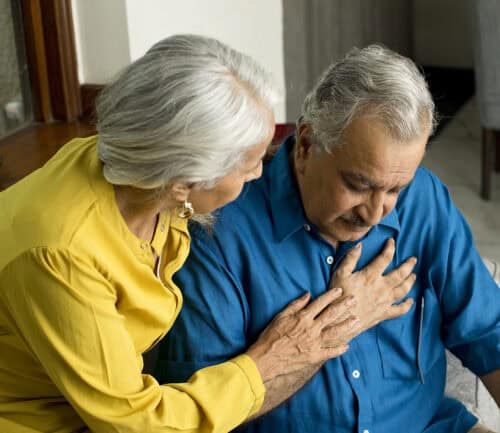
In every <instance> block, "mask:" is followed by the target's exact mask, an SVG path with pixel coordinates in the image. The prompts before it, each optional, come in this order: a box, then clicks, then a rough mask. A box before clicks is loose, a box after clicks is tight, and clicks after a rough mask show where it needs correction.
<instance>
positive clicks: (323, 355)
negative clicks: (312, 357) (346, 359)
mask: <svg viewBox="0 0 500 433" xmlns="http://www.w3.org/2000/svg"><path fill="white" fill-rule="evenodd" d="M348 350H349V345H347V344H342V345H340V346H334V347H327V348H325V349H322V350H321V352H320V353H319V357H320V358H319V359H318V361H321V362H324V361H328V360H329V359H332V358H338V357H339V356H341V355H343V354H344V353H346V352H347V351H348Z"/></svg>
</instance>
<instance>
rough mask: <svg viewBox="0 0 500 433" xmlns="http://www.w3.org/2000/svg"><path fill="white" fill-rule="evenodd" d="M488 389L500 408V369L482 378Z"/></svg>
mask: <svg viewBox="0 0 500 433" xmlns="http://www.w3.org/2000/svg"><path fill="white" fill-rule="evenodd" d="M480 379H481V382H483V384H484V386H485V387H486V389H487V390H488V391H489V393H490V394H491V396H492V397H493V398H494V399H495V401H496V403H497V406H499V407H500V369H499V370H495V371H493V372H492V373H489V374H485V375H484V376H481V377H480Z"/></svg>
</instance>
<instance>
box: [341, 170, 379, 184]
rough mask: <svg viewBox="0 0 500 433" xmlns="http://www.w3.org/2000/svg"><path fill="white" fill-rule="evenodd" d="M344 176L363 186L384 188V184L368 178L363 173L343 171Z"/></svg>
mask: <svg viewBox="0 0 500 433" xmlns="http://www.w3.org/2000/svg"><path fill="white" fill-rule="evenodd" d="M342 176H343V177H344V178H347V179H348V180H352V181H355V182H357V183H360V184H362V185H363V186H368V187H370V188H382V185H380V184H378V183H377V182H375V181H374V180H371V179H368V178H367V177H366V176H363V175H362V174H361V173H355V172H352V171H345V172H342Z"/></svg>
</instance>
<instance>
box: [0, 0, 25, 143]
mask: <svg viewBox="0 0 500 433" xmlns="http://www.w3.org/2000/svg"><path fill="white" fill-rule="evenodd" d="M32 119H33V112H32V105H31V95H30V85H29V78H28V66H27V61H26V53H25V48H24V34H23V24H22V19H21V6H20V0H0V137H4V136H5V135H7V134H10V133H12V132H13V131H15V130H17V129H19V128H22V127H24V126H26V125H27V124H29V123H31V122H32Z"/></svg>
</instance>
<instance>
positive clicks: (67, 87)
mask: <svg viewBox="0 0 500 433" xmlns="http://www.w3.org/2000/svg"><path fill="white" fill-rule="evenodd" d="M12 2H13V5H14V7H16V5H17V6H18V5H19V3H20V6H21V14H22V19H23V27H24V31H25V32H24V33H25V44H26V54H27V63H28V69H29V75H30V82H31V91H32V101H33V112H34V118H35V120H36V121H38V122H43V123H50V122H53V121H57V120H59V121H66V122H71V121H74V120H77V119H78V118H79V117H80V116H81V115H82V101H81V95H80V83H79V80H78V71H77V57H76V48H75V34H74V27H73V14H72V9H71V0H19V1H16V0H12Z"/></svg>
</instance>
